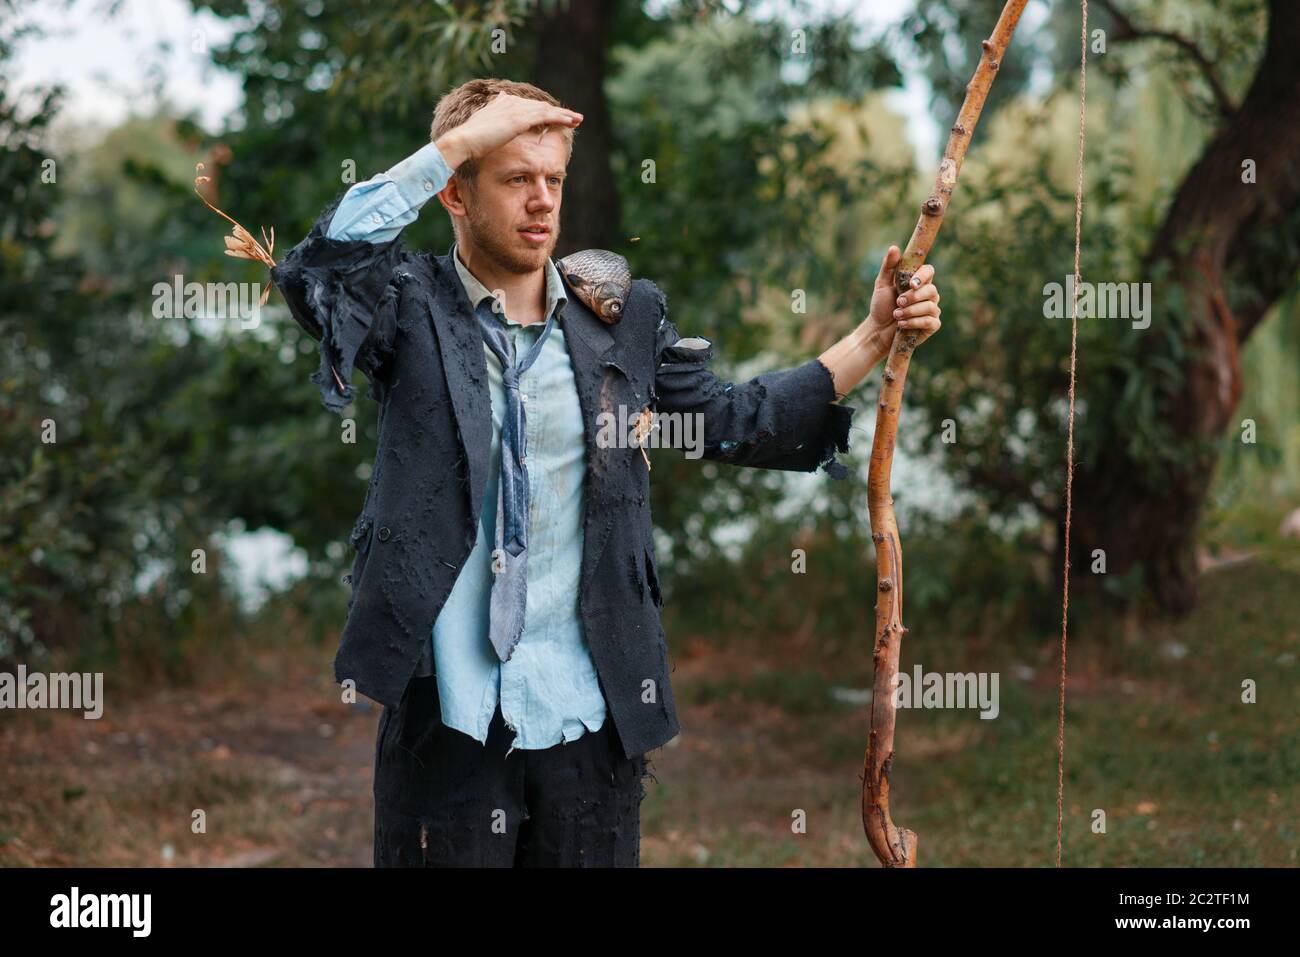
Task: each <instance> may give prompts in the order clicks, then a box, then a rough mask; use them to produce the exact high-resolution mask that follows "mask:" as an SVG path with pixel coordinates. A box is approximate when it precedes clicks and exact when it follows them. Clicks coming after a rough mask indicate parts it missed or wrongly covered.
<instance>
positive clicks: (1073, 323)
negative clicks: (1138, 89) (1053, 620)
mask: <svg viewBox="0 0 1300 957" xmlns="http://www.w3.org/2000/svg"><path fill="white" fill-rule="evenodd" d="M1081 6H1082V8H1083V17H1082V20H1081V25H1080V27H1079V155H1078V157H1077V158H1076V160H1075V183H1074V295H1073V297H1072V302H1071V303H1070V414H1069V418H1068V424H1067V426H1066V442H1065V570H1064V571H1063V573H1062V575H1061V578H1062V582H1063V585H1062V592H1061V679H1060V699H1059V702H1058V711H1059V716H1058V718H1057V724H1056V866H1057V867H1060V866H1061V822H1062V821H1063V820H1064V812H1065V651H1066V643H1067V636H1068V635H1069V631H1070V517H1071V512H1072V511H1073V508H1074V385H1075V367H1076V363H1077V360H1078V355H1079V285H1080V282H1079V281H1080V275H1079V253H1080V250H1081V249H1082V246H1083V144H1084V119H1085V117H1086V116H1087V115H1088V0H1081Z"/></svg>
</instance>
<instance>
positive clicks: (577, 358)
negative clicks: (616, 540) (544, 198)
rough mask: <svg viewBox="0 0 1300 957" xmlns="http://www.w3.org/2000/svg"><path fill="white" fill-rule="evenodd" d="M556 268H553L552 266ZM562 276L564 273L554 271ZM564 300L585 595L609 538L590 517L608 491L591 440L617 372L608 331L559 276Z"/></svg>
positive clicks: (604, 457)
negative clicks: (578, 436)
mask: <svg viewBox="0 0 1300 957" xmlns="http://www.w3.org/2000/svg"><path fill="white" fill-rule="evenodd" d="M556 268H557V269H558V268H559V267H558V266H557V267H556ZM560 275H561V276H562V277H563V276H564V270H563V269H560ZM564 285H565V292H566V293H567V297H568V298H567V301H566V303H565V305H564V309H563V312H562V313H561V315H562V316H563V317H564V321H563V322H561V323H560V325H561V327H562V328H563V330H564V341H565V344H566V345H567V346H568V348H569V361H570V363H571V364H572V366H573V379H574V382H575V383H576V384H577V387H578V401H579V403H580V404H581V406H582V418H583V422H584V423H585V424H586V440H587V476H586V485H585V487H584V494H583V503H582V507H583V521H582V534H583V541H582V584H581V585H580V586H579V588H580V591H582V592H583V593H585V591H586V588H587V586H588V585H589V584H590V583H591V582H592V581H593V580H594V579H595V570H596V563H597V562H598V561H599V560H600V555H601V552H602V551H604V549H605V542H606V540H607V539H608V538H609V532H610V523H609V522H608V521H602V522H596V521H594V517H595V516H596V515H598V514H599V513H600V511H601V510H603V508H604V507H605V506H606V504H607V501H606V500H607V498H608V497H609V496H608V491H607V487H606V485H607V483H606V478H607V477H608V475H609V461H610V454H611V451H612V450H610V449H602V448H601V447H600V446H599V445H598V443H597V441H596V438H597V435H598V434H599V432H600V421H599V418H598V416H599V415H600V413H601V412H602V411H612V410H609V409H605V408H604V405H606V404H607V403H606V402H605V401H604V400H603V399H602V391H603V390H605V389H606V388H607V385H606V383H607V375H608V372H609V367H611V366H613V367H614V368H616V369H618V370H619V372H618V373H615V374H623V375H625V374H626V373H624V372H623V370H622V367H621V366H619V364H618V358H619V352H618V350H617V349H615V348H614V347H615V346H616V345H617V341H616V340H615V339H614V335H613V333H611V332H610V331H609V327H608V326H607V325H605V323H603V322H601V321H600V319H599V318H597V316H596V314H595V313H594V312H592V311H591V310H590V309H588V308H587V307H586V306H585V305H584V304H583V303H582V301H581V300H579V299H578V297H577V294H576V293H575V292H574V291H573V288H572V287H571V286H570V285H569V282H568V278H567V277H565V278H564Z"/></svg>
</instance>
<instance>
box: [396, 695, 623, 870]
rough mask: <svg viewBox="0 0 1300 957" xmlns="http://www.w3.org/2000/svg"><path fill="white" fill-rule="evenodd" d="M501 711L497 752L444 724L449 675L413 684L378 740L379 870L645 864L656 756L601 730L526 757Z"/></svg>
mask: <svg viewBox="0 0 1300 957" xmlns="http://www.w3.org/2000/svg"><path fill="white" fill-rule="evenodd" d="M513 738H514V732H513V731H511V730H510V729H509V728H508V727H506V724H505V721H504V719H503V718H502V715H501V708H500V706H498V707H497V710H496V714H495V715H494V716H493V718H492V724H491V726H490V728H489V730H488V738H487V743H486V744H479V743H478V742H477V741H475V740H474V739H473V738H471V737H470V736H469V735H467V734H462V733H461V732H459V731H457V730H455V729H453V728H449V727H447V726H446V725H444V724H443V723H442V717H441V709H440V705H439V701H438V679H437V678H436V677H434V676H432V675H431V676H429V677H423V678H422V677H416V678H412V679H411V683H410V685H409V686H408V687H407V690H406V695H405V696H404V697H403V698H402V702H401V704H400V705H399V706H398V707H397V708H396V709H391V708H385V709H384V712H383V715H382V717H381V718H380V720H379V733H378V736H377V740H376V742H375V866H376V867H638V866H639V865H640V854H641V801H642V799H643V798H644V797H645V788H644V786H643V784H642V778H643V776H644V775H645V773H646V758H645V755H638V756H637V757H635V758H632V759H631V760H629V759H627V758H626V757H624V755H623V746H622V742H621V741H620V740H619V738H618V731H617V729H616V728H615V727H614V719H613V716H612V715H607V716H606V718H605V723H604V724H603V725H602V726H601V728H600V730H599V731H595V732H592V731H588V732H586V733H584V734H583V735H582V736H581V737H579V738H578V739H577V740H575V741H571V742H569V743H567V744H565V743H561V744H557V745H555V746H554V747H551V748H546V749H545V750H533V751H523V750H518V749H516V750H514V751H511V752H510V755H509V757H507V756H506V752H507V751H509V750H510V742H511V741H512V740H513Z"/></svg>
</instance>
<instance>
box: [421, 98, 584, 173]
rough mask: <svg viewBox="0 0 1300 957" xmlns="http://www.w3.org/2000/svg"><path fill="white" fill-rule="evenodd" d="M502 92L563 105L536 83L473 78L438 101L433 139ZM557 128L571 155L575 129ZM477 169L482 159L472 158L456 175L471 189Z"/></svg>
mask: <svg viewBox="0 0 1300 957" xmlns="http://www.w3.org/2000/svg"><path fill="white" fill-rule="evenodd" d="M498 93H509V94H511V95H512V96H521V97H524V98H525V99H528V100H541V101H542V102H543V103H550V104H551V105H552V106H561V105H562V104H561V103H560V101H559V100H557V99H556V98H555V97H553V96H551V94H549V93H547V92H546V91H545V90H542V89H539V88H538V87H535V86H533V85H532V84H531V83H519V82H516V81H514V80H500V79H496V78H494V77H489V78H487V79H483V80H470V81H468V82H467V83H462V84H461V85H460V86H458V87H455V88H454V89H452V90H449V91H448V92H447V93H446V94H444V95H443V97H442V99H440V100H439V101H438V106H437V108H436V109H434V111H433V124H432V125H431V126H430V128H429V142H431V143H432V142H435V141H436V140H437V139H438V137H440V136H442V134H444V133H446V132H447V131H448V130H452V129H455V128H456V127H458V126H460V125H461V124H462V123H464V122H465V121H466V120H468V119H469V118H470V117H471V116H473V115H474V114H475V113H477V112H478V111H479V110H481V109H483V107H485V106H487V105H488V103H490V102H491V101H492V100H494V99H496V96H497V94H498ZM556 129H558V130H559V132H560V135H561V136H563V137H564V142H565V145H566V146H567V147H568V155H569V156H572V155H573V129H572V128H570V127H568V126H559V127H556ZM477 173H478V163H477V162H476V161H475V160H472V159H470V160H466V161H465V162H463V163H461V164H460V166H459V168H457V170H456V175H457V177H459V179H460V183H461V185H462V187H464V188H466V189H471V190H472V189H473V182H474V177H475V175H476V174H477Z"/></svg>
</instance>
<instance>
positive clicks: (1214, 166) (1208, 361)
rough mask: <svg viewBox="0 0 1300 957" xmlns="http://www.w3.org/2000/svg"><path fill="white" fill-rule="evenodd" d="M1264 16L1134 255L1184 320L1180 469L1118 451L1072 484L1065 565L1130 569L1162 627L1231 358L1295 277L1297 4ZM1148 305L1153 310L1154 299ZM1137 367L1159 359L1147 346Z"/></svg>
mask: <svg viewBox="0 0 1300 957" xmlns="http://www.w3.org/2000/svg"><path fill="white" fill-rule="evenodd" d="M1268 12H1269V15H1268V37H1267V40H1266V44H1265V50H1264V56H1263V58H1262V59H1261V61H1260V64H1259V68H1258V70H1257V71H1256V74H1255V77H1254V79H1253V81H1252V83H1251V87H1250V90H1249V91H1248V93H1247V94H1246V97H1245V99H1244V101H1243V102H1242V104H1241V106H1240V107H1239V108H1238V109H1237V110H1236V111H1235V112H1234V113H1233V114H1232V115H1231V116H1230V117H1228V118H1227V119H1226V120H1225V121H1224V123H1223V126H1222V128H1221V129H1220V130H1219V132H1218V134H1217V135H1216V136H1215V138H1214V139H1213V140H1212V141H1211V142H1210V143H1209V145H1208V146H1207V147H1206V148H1205V150H1204V152H1203V153H1202V154H1201V157H1200V159H1199V160H1197V162H1196V164H1195V165H1194V166H1193V167H1192V169H1191V171H1190V172H1189V173H1188V174H1187V176H1186V178H1185V179H1184V180H1183V182H1182V184H1181V185H1180V186H1179V189H1178V192H1177V193H1176V194H1175V196H1174V200H1173V202H1172V203H1171V204H1170V207H1169V211H1168V213H1167V215H1166V216H1165V219H1164V222H1163V223H1162V225H1161V227H1160V230H1159V232H1158V233H1157V234H1156V237H1155V240H1154V241H1153V242H1152V245H1151V248H1150V250H1149V251H1148V254H1147V257H1146V272H1147V274H1148V275H1152V274H1156V273H1157V272H1158V271H1159V270H1161V269H1168V273H1167V275H1168V276H1169V277H1170V281H1173V282H1175V283H1176V284H1177V286H1178V287H1179V288H1180V290H1181V292H1182V295H1183V300H1184V302H1186V303H1187V308H1188V310H1189V312H1188V315H1187V316H1186V317H1182V318H1184V319H1185V321H1186V323H1187V325H1186V329H1185V330H1184V331H1181V332H1178V333H1175V335H1178V336H1180V337H1182V340H1183V345H1184V346H1185V350H1184V351H1183V358H1182V359H1181V360H1180V362H1179V365H1180V367H1181V370H1182V373H1183V377H1182V381H1181V382H1180V383H1178V385H1177V387H1176V388H1175V389H1174V390H1173V391H1172V392H1171V393H1170V394H1169V396H1168V397H1167V401H1166V402H1165V404H1164V416H1165V419H1166V421H1167V422H1168V423H1169V427H1170V429H1171V431H1172V433H1173V435H1174V436H1175V438H1176V440H1177V442H1178V445H1179V447H1180V448H1182V449H1184V450H1185V451H1186V452H1187V453H1188V458H1187V460H1186V461H1183V462H1179V463H1178V464H1177V465H1172V464H1171V465H1166V466H1163V467H1161V468H1160V469H1159V470H1158V472H1157V473H1156V474H1154V475H1153V474H1149V473H1148V474H1146V475H1145V476H1143V475H1142V474H1141V469H1142V466H1140V465H1139V464H1138V462H1137V461H1136V457H1130V454H1129V453H1128V452H1127V448H1126V446H1127V443H1126V442H1124V441H1123V440H1122V439H1120V440H1117V441H1116V442H1114V443H1112V445H1111V446H1110V447H1109V448H1108V449H1107V450H1106V451H1105V452H1104V453H1103V455H1102V456H1101V457H1100V459H1099V460H1098V462H1097V464H1096V465H1095V466H1094V467H1093V468H1092V469H1091V470H1088V471H1083V470H1080V472H1079V474H1078V476H1077V478H1076V482H1075V488H1076V492H1075V508H1076V514H1077V515H1078V518H1077V519H1076V525H1075V528H1076V529H1077V535H1076V537H1075V541H1076V542H1077V549H1075V556H1074V557H1073V559H1072V563H1073V564H1074V567H1076V568H1079V569H1086V568H1090V567H1091V565H1092V554H1093V550H1094V549H1098V548H1099V549H1104V550H1105V552H1106V564H1107V573H1108V574H1111V575H1114V574H1121V575H1122V574H1125V573H1128V572H1131V571H1133V570H1135V569H1140V570H1141V572H1142V573H1143V576H1144V579H1145V583H1146V585H1147V587H1148V589H1149V590H1150V592H1151V594H1152V595H1153V596H1154V597H1155V599H1156V601H1157V603H1158V604H1159V606H1160V607H1161V608H1162V610H1164V611H1166V612H1169V613H1172V614H1175V615H1183V614H1187V613H1189V612H1190V611H1191V610H1192V608H1193V607H1194V606H1195V603H1196V562H1195V553H1194V549H1195V544H1196V538H1195V531H1196V525H1197V521H1198V519H1199V517H1200V513H1201V510H1202V508H1203V506H1204V504H1205V498H1206V495H1207V493H1208V491H1209V487H1210V482H1211V480H1212V478H1213V474H1214V466H1215V462H1216V460H1217V448H1216V446H1217V443H1218V442H1219V441H1220V440H1221V439H1222V437H1223V436H1224V434H1225V430H1228V429H1230V428H1233V429H1235V428H1236V427H1237V423H1235V422H1234V421H1233V418H1234V413H1235V411H1236V408H1237V403H1238V401H1239V399H1240V398H1241V358H1240V354H1241V349H1242V346H1243V345H1244V343H1245V341H1246V339H1247V338H1248V337H1249V336H1250V334H1251V333H1252V332H1253V331H1254V330H1255V328H1256V327H1257V326H1258V325H1259V322H1260V320H1261V319H1262V318H1263V316H1264V314H1265V313H1266V312H1267V311H1268V309H1269V307H1270V306H1271V305H1272V304H1273V303H1274V302H1276V301H1277V299H1278V298H1279V297H1280V296H1281V295H1283V294H1284V293H1285V292H1286V291H1287V289H1288V288H1290V286H1291V285H1292V284H1293V283H1294V282H1295V277H1296V271H1297V267H1298V266H1300V57H1298V56H1297V55H1296V53H1297V50H1300V3H1295V2H1294V0H1270V2H1269V6H1268ZM1246 160H1253V161H1254V163H1255V168H1256V181H1255V182H1254V183H1246V182H1243V181H1242V180H1243V163H1244V162H1245V161H1246ZM1154 294H1155V298H1156V300H1157V301H1158V300H1159V299H1161V298H1164V296H1162V291H1161V289H1160V288H1158V287H1157V288H1156V289H1155V290H1154ZM1173 318H1174V317H1172V316H1170V315H1169V314H1166V316H1165V320H1166V321H1170V320H1171V319H1173ZM1159 320H1160V316H1159V313H1156V320H1155V321H1159ZM1153 338H1154V337H1153ZM1144 357H1145V358H1147V359H1154V358H1160V357H1164V358H1168V352H1167V351H1166V350H1164V349H1161V348H1158V347H1156V348H1152V349H1150V350H1148V351H1145V352H1144ZM1148 368H1149V369H1151V370H1152V371H1150V372H1149V373H1147V374H1149V375H1152V376H1155V375H1158V372H1157V371H1155V369H1154V366H1153V365H1148ZM1116 378H1118V374H1116ZM1120 387H1122V381H1118V382H1116V381H1112V382H1111V383H1109V384H1108V385H1107V386H1099V388H1117V389H1118V388H1120ZM1121 424H1122V423H1121ZM1144 451H1147V452H1149V450H1144ZM1146 467H1147V468H1148V469H1149V468H1150V466H1149V465H1148V466H1146Z"/></svg>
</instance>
